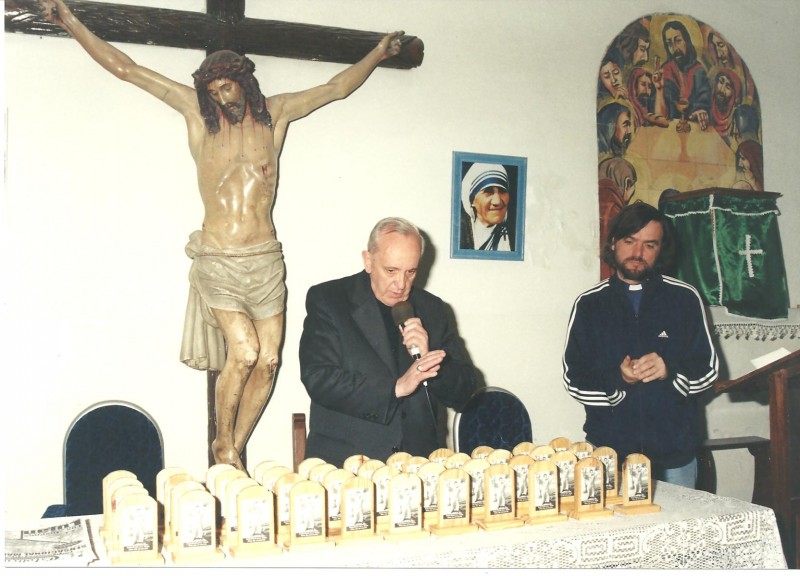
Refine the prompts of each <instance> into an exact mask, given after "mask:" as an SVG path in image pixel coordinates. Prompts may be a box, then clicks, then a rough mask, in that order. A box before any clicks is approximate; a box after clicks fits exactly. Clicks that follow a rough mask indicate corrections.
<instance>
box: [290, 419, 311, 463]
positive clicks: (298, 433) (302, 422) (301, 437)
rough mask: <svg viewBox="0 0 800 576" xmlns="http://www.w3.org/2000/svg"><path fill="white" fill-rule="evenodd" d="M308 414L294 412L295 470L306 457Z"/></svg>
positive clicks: (293, 444)
mask: <svg viewBox="0 0 800 576" xmlns="http://www.w3.org/2000/svg"><path fill="white" fill-rule="evenodd" d="M307 434H308V432H307V431H306V415H305V414H304V413H303V412H295V413H294V414H292V464H293V465H294V471H295V472H297V467H298V465H299V464H300V462H302V461H303V460H304V459H305V457H306V436H307Z"/></svg>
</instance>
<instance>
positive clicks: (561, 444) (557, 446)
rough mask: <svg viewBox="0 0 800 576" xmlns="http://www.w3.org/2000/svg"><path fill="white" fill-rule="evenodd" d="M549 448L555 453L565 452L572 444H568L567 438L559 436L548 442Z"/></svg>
mask: <svg viewBox="0 0 800 576" xmlns="http://www.w3.org/2000/svg"><path fill="white" fill-rule="evenodd" d="M550 447H551V448H552V449H553V450H555V451H556V452H566V451H567V450H569V449H570V448H571V447H572V442H570V440H569V438H565V437H563V436H559V437H558V438H553V439H552V440H550Z"/></svg>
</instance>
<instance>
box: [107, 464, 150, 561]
mask: <svg viewBox="0 0 800 576" xmlns="http://www.w3.org/2000/svg"><path fill="white" fill-rule="evenodd" d="M122 486H138V487H140V488H142V487H143V485H142V483H141V482H140V481H139V480H138V479H137V478H136V475H135V474H133V473H132V472H128V471H127V470H116V471H114V472H110V473H109V474H107V475H106V476H105V477H104V478H103V482H102V490H103V527H102V528H101V529H100V535H101V536H102V537H103V541H104V542H105V543H106V546H108V545H110V544H111V543H112V541H113V535H112V534H111V532H112V531H113V528H114V523H113V522H112V517H111V512H112V506H111V498H112V497H113V495H114V492H115V491H116V490H117V489H118V488H120V487H122Z"/></svg>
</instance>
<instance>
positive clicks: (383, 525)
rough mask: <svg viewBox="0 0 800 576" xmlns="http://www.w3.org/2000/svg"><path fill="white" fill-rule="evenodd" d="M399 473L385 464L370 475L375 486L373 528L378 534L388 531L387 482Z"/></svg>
mask: <svg viewBox="0 0 800 576" xmlns="http://www.w3.org/2000/svg"><path fill="white" fill-rule="evenodd" d="M400 473H401V472H400V471H399V470H398V469H397V468H395V467H394V466H390V465H388V464H387V465H386V466H383V467H382V468H378V469H377V470H375V472H374V473H373V474H372V482H373V484H375V528H376V530H377V531H378V532H385V531H386V530H388V529H389V520H390V516H389V481H390V480H391V479H392V478H394V477H395V476H397V475H398V474H400Z"/></svg>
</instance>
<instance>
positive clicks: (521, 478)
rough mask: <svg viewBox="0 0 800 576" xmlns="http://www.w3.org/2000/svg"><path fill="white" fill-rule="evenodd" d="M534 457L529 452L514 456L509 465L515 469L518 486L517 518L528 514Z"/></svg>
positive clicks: (515, 481)
mask: <svg viewBox="0 0 800 576" xmlns="http://www.w3.org/2000/svg"><path fill="white" fill-rule="evenodd" d="M533 462H534V460H533V458H531V457H530V456H529V455H527V454H519V455H517V456H512V457H511V460H509V461H508V465H509V466H511V469H512V470H514V485H515V486H516V497H515V499H516V503H517V518H523V519H524V518H525V517H527V516H528V505H529V496H530V483H529V481H528V477H529V476H530V474H531V466H532V465H533Z"/></svg>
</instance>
